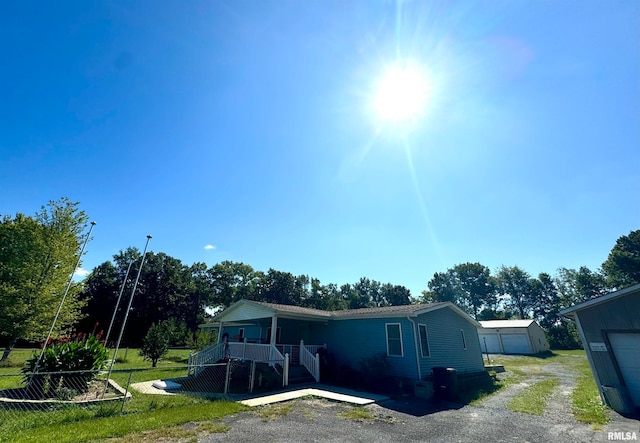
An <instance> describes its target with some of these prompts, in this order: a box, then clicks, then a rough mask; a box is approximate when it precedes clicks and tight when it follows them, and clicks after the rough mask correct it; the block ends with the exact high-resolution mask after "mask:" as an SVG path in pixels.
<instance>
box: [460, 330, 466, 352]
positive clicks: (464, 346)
mask: <svg viewBox="0 0 640 443" xmlns="http://www.w3.org/2000/svg"><path fill="white" fill-rule="evenodd" d="M460 336H461V337H462V349H465V350H466V349H467V341H466V340H465V339H464V330H463V329H460Z"/></svg>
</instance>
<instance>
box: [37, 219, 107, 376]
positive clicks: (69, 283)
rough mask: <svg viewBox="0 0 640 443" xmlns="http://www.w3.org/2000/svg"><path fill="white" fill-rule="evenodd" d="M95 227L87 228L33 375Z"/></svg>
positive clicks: (93, 224) (92, 223) (94, 223)
mask: <svg viewBox="0 0 640 443" xmlns="http://www.w3.org/2000/svg"><path fill="white" fill-rule="evenodd" d="M95 225H96V222H94V221H92V222H91V228H89V233H88V234H87V238H85V240H84V244H83V245H82V249H81V250H80V254H79V255H78V261H77V262H76V265H75V266H74V267H73V271H72V272H71V276H69V281H68V282H67V288H66V289H65V290H64V294H63V295H62V299H61V300H60V304H59V305H58V310H57V311H56V315H55V316H54V317H53V323H51V329H49V334H48V335H47V340H46V341H45V342H44V345H43V346H42V352H40V355H38V360H36V366H35V367H34V368H33V373H34V374H35V373H36V372H38V366H39V365H40V362H41V361H42V356H43V355H44V352H45V351H46V350H47V345H49V340H51V334H53V328H54V327H55V325H56V322H57V321H58V317H59V316H60V311H61V310H62V305H63V304H64V300H65V299H66V298H67V294H69V289H70V288H71V283H72V282H73V276H74V275H75V274H76V269H78V266H80V260H82V254H84V248H85V247H86V246H87V243H89V240H90V239H91V231H93V227H94V226H95Z"/></svg>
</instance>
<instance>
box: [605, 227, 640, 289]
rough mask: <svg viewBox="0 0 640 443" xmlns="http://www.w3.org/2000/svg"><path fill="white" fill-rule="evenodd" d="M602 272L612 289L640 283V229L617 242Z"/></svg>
mask: <svg viewBox="0 0 640 443" xmlns="http://www.w3.org/2000/svg"><path fill="white" fill-rule="evenodd" d="M602 270H603V272H604V275H605V277H606V280H607V286H609V288H611V289H622V288H625V287H627V286H631V285H635V284H637V283H640V229H638V230H636V231H631V232H630V233H629V234H628V235H623V236H622V237H620V238H619V239H618V240H616V244H615V245H614V246H613V249H611V252H610V253H609V256H608V257H607V260H606V261H605V262H604V263H603V264H602Z"/></svg>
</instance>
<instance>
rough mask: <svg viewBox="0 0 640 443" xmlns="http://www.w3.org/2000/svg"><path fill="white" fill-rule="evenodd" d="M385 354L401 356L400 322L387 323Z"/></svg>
mask: <svg viewBox="0 0 640 443" xmlns="http://www.w3.org/2000/svg"><path fill="white" fill-rule="evenodd" d="M385 326H386V329H387V355H388V356H390V357H402V356H403V354H402V331H401V329H400V323H387V324H386V325H385Z"/></svg>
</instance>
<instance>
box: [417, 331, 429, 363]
mask: <svg viewBox="0 0 640 443" xmlns="http://www.w3.org/2000/svg"><path fill="white" fill-rule="evenodd" d="M420 326H424V337H425V339H426V340H427V351H429V354H428V355H424V349H422V336H421V335H420ZM418 341H419V342H420V355H421V356H422V358H431V345H429V331H428V330H427V325H426V324H425V323H418Z"/></svg>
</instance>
